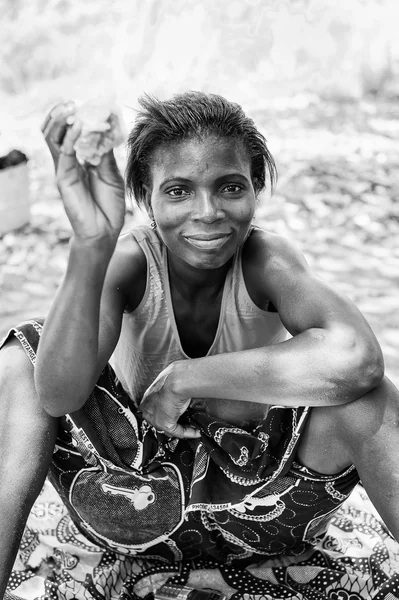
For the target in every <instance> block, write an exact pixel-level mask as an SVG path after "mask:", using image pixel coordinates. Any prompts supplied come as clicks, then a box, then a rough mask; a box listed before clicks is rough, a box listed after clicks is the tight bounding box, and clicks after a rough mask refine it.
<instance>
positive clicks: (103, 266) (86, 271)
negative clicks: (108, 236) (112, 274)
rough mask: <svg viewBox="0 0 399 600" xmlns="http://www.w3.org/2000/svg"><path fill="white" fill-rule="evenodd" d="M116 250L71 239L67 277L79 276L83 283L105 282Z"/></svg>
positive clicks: (104, 245)
mask: <svg viewBox="0 0 399 600" xmlns="http://www.w3.org/2000/svg"><path fill="white" fill-rule="evenodd" d="M113 250H114V248H112V247H108V246H107V245H106V244H93V243H91V244H88V243H85V242H82V241H81V240H79V239H76V238H75V237H72V238H71V241H70V247H69V260H68V268H67V273H66V275H67V277H68V278H70V277H71V276H72V277H73V276H74V275H76V276H78V277H79V278H80V280H81V281H86V282H88V281H93V280H98V281H103V280H104V278H105V274H106V272H107V269H108V265H109V262H110V260H111V257H112V254H113Z"/></svg>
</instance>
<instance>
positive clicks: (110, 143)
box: [68, 98, 126, 167]
mask: <svg viewBox="0 0 399 600" xmlns="http://www.w3.org/2000/svg"><path fill="white" fill-rule="evenodd" d="M68 119H69V120H70V122H69V123H68V124H72V122H73V121H74V120H76V119H79V120H80V121H81V123H82V132H81V134H80V136H79V137H78V139H77V140H76V142H75V145H74V149H75V152H76V158H77V160H78V162H79V163H80V164H81V165H83V166H93V167H96V166H98V165H99V164H100V162H101V159H102V157H103V156H104V154H106V153H107V152H109V151H110V150H113V149H114V148H116V147H117V146H119V145H120V144H121V143H122V142H124V141H125V139H126V131H125V128H124V125H123V119H122V115H121V112H120V110H119V109H118V108H117V107H116V105H115V103H113V102H112V101H111V100H107V99H103V98H96V99H94V100H89V101H88V102H85V103H84V104H82V105H81V106H80V107H78V108H77V110H76V113H75V114H74V115H72V119H71V118H70V117H68Z"/></svg>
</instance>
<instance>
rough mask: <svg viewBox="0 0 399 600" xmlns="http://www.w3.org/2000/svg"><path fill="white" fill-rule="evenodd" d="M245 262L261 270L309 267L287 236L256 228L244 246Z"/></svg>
mask: <svg viewBox="0 0 399 600" xmlns="http://www.w3.org/2000/svg"><path fill="white" fill-rule="evenodd" d="M242 256H243V264H245V266H248V267H250V266H252V268H253V269H254V270H256V271H257V272H258V274H260V272H262V271H263V272H265V271H266V272H270V271H273V270H281V269H286V270H287V269H288V270H290V269H295V268H297V267H303V268H308V266H307V263H306V260H305V257H304V255H303V253H302V252H301V251H300V249H299V248H298V246H297V245H296V244H295V243H294V242H292V241H291V240H290V239H288V238H287V237H285V236H282V235H277V234H275V233H270V232H269V231H265V230H264V229H260V228H255V229H254V230H253V231H252V233H251V234H250V236H249V237H248V239H247V241H246V242H245V245H244V248H243V255H242Z"/></svg>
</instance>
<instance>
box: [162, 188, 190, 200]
mask: <svg viewBox="0 0 399 600" xmlns="http://www.w3.org/2000/svg"><path fill="white" fill-rule="evenodd" d="M166 193H167V194H168V196H171V197H172V198H185V197H186V196H188V195H189V192H188V190H185V189H184V188H181V187H174V188H171V189H170V190H167V191H166Z"/></svg>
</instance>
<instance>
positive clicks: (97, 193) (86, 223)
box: [42, 103, 125, 245]
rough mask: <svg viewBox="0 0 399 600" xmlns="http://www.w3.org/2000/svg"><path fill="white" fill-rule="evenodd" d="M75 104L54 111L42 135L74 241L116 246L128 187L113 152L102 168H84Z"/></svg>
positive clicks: (106, 156) (103, 161)
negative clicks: (80, 159)
mask: <svg viewBox="0 0 399 600" xmlns="http://www.w3.org/2000/svg"><path fill="white" fill-rule="evenodd" d="M74 113H75V107H74V105H73V104H72V103H62V104H59V105H57V106H56V107H54V108H53V109H52V111H51V112H50V113H49V115H48V116H47V117H46V119H45V121H44V124H43V126H42V132H43V135H44V138H45V140H46V143H47V145H48V147H49V149H50V152H51V155H52V157H53V161H54V165H55V170H56V181H57V185H58V189H59V191H60V194H61V198H62V201H63V204H64V208H65V211H66V213H67V216H68V219H69V221H70V223H71V225H72V229H73V232H74V238H75V239H76V241H77V242H79V243H82V244H88V245H91V244H96V243H99V242H101V243H104V242H105V243H110V242H111V243H116V240H117V238H118V236H119V233H120V231H121V229H122V227H123V222H124V217H125V187H124V182H123V178H122V175H121V174H120V172H119V169H118V166H117V164H116V161H115V157H114V154H113V152H112V151H111V152H108V153H107V154H105V155H104V156H103V158H102V161H101V163H100V165H99V166H98V167H89V168H83V167H82V166H81V165H80V164H79V162H78V161H77V158H76V153H75V150H74V144H75V142H76V140H77V139H78V137H79V135H80V132H81V128H82V124H81V122H80V121H79V120H78V119H74V122H73V124H72V125H69V124H68V120H70V117H71V116H73V115H74Z"/></svg>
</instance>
